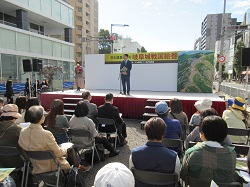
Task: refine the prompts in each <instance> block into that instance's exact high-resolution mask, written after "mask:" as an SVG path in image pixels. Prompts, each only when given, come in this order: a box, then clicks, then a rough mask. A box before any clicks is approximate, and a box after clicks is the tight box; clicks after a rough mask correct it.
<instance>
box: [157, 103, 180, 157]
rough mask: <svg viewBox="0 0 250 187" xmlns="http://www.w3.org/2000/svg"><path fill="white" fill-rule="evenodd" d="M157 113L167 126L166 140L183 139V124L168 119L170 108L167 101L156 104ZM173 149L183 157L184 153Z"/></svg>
mask: <svg viewBox="0 0 250 187" xmlns="http://www.w3.org/2000/svg"><path fill="white" fill-rule="evenodd" d="M155 112H156V114H157V115H158V116H159V117H160V118H162V119H163V120H164V122H165V123H166V125H167V127H168V128H167V129H166V132H165V133H166V134H165V136H164V138H169V139H181V136H182V127H181V123H180V122H179V120H177V119H170V118H168V112H169V107H168V104H167V103H166V102H165V101H160V102H157V103H156V104H155ZM169 149H172V150H174V151H176V152H177V153H178V155H179V156H181V154H182V151H181V150H180V149H179V148H175V147H171V148H169Z"/></svg>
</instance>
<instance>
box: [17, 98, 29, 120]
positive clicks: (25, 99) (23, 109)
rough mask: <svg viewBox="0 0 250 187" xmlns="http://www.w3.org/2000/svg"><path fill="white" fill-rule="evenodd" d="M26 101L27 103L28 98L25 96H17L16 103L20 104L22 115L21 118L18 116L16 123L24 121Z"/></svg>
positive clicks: (19, 108)
mask: <svg viewBox="0 0 250 187" xmlns="http://www.w3.org/2000/svg"><path fill="white" fill-rule="evenodd" d="M26 103H27V98H26V97H25V96H18V97H17V98H16V105H17V106H18V112H19V113H20V114H21V115H22V117H21V118H18V119H17V120H16V123H17V124H19V123H24V122H25V121H24V114H25V111H26Z"/></svg>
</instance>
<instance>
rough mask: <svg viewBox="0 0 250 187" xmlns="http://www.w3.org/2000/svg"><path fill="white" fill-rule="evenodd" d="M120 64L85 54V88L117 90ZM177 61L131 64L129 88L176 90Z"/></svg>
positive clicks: (102, 57)
mask: <svg viewBox="0 0 250 187" xmlns="http://www.w3.org/2000/svg"><path fill="white" fill-rule="evenodd" d="M119 70H120V65H118V64H105V55H103V54H100V55H99V54H98V55H86V56H85V88H86V89H89V90H91V89H97V90H98V89H105V90H109V89H110V90H119V89H120V82H119V81H120V80H118V78H119ZM177 73H178V63H169V64H167V63H162V64H161V63H158V64H133V66H132V70H131V77H130V84H131V90H132V91H133V90H142V91H173V92H176V91H177V77H178V76H177Z"/></svg>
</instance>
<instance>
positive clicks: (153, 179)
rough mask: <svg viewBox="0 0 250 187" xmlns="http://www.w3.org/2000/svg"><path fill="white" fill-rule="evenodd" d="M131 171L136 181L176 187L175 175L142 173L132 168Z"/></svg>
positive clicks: (176, 176)
mask: <svg viewBox="0 0 250 187" xmlns="http://www.w3.org/2000/svg"><path fill="white" fill-rule="evenodd" d="M131 171H132V173H133V175H134V177H135V179H136V180H138V181H141V182H143V183H145V184H149V185H159V186H160V185H164V186H166V185H171V184H172V185H175V186H176V187H177V186H178V175H177V174H176V173H160V172H154V171H142V170H138V169H136V168H134V167H132V168H131Z"/></svg>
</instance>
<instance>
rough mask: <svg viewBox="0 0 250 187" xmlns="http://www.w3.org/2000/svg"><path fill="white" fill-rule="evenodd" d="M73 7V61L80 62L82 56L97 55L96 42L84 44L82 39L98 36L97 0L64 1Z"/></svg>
mask: <svg viewBox="0 0 250 187" xmlns="http://www.w3.org/2000/svg"><path fill="white" fill-rule="evenodd" d="M66 1H67V2H68V3H69V4H70V5H71V6H73V7H74V9H75V13H74V18H75V22H74V25H75V28H74V29H73V43H75V59H76V61H82V58H83V55H82V54H98V53H99V48H98V42H97V41H93V42H92V41H89V42H85V41H83V40H82V38H86V37H94V36H98V0H66Z"/></svg>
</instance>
